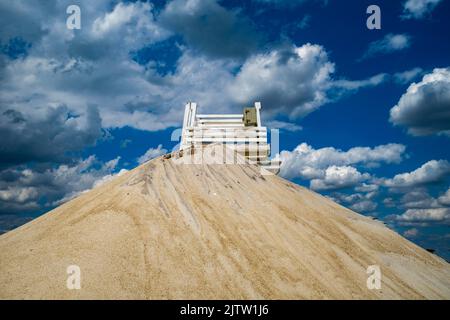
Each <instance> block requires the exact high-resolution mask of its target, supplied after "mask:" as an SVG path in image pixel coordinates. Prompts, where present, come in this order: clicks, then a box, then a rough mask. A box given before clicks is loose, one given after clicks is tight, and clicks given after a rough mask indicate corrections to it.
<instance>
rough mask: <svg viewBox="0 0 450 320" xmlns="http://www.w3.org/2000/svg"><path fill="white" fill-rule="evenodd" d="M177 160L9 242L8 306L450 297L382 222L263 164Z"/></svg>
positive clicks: (442, 266) (0, 269)
mask: <svg viewBox="0 0 450 320" xmlns="http://www.w3.org/2000/svg"><path fill="white" fill-rule="evenodd" d="M172 160H173V158H172V159H165V158H164V157H160V158H157V159H154V160H152V161H150V162H147V163H145V164H143V165H141V166H139V167H137V168H136V169H134V170H132V171H130V172H128V173H126V174H124V175H122V176H119V177H117V178H115V179H113V180H112V181H110V182H108V183H106V184H104V185H102V186H100V187H98V188H95V189H94V190H91V191H90V192H87V193H85V194H82V195H81V196H79V197H77V198H76V199H74V200H71V201H69V202H67V203H65V204H64V205H62V206H60V207H58V208H56V209H54V210H52V211H50V212H48V213H47V214H45V215H43V216H41V217H39V218H37V219H35V220H33V221H31V222H29V223H27V224H25V225H23V226H21V227H19V228H17V229H15V230H13V231H10V232H8V233H6V234H3V235H2V236H0V298H1V299H449V298H450V265H449V264H448V263H447V262H445V261H444V260H443V259H441V258H439V257H437V256H435V255H433V254H431V253H429V252H427V251H426V250H424V249H422V248H420V247H418V246H417V245H415V244H413V243H411V242H410V241H408V240H406V239H404V238H403V237H401V236H400V235H399V234H397V233H395V232H394V231H392V230H390V229H389V228H387V227H386V226H384V225H383V224H382V223H381V222H378V221H374V220H372V219H371V218H369V217H365V216H363V215H360V214H357V213H355V212H353V211H351V210H349V209H346V208H344V207H342V206H340V205H338V204H336V203H334V202H333V201H331V200H329V199H327V198H326V197H323V196H321V195H319V194H317V193H314V192H312V191H310V190H308V189H306V188H303V187H300V186H298V185H296V184H293V183H291V182H289V181H287V180H284V179H282V178H280V177H278V176H271V175H262V174H261V170H260V169H259V168H258V167H257V166H253V165H248V164H243V165H236V164H234V165H233V164H230V165H223V164H217V165H214V164H210V165H207V164H203V165H192V164H185V165H181V164H176V163H174V161H172ZM69 265H78V266H79V267H80V270H81V289H80V290H69V289H68V288H67V286H66V280H67V277H68V274H67V272H66V271H67V267H68V266H69ZM370 265H378V266H379V267H380V270H381V273H382V279H381V289H379V290H377V289H373V290H370V289H368V288H367V285H366V281H367V277H368V275H367V273H366V269H367V267H368V266H370Z"/></svg>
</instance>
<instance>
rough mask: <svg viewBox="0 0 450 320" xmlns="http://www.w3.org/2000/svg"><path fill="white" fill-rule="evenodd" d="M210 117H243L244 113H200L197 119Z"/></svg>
mask: <svg viewBox="0 0 450 320" xmlns="http://www.w3.org/2000/svg"><path fill="white" fill-rule="evenodd" d="M209 118H237V119H243V115H242V114H198V115H197V119H209Z"/></svg>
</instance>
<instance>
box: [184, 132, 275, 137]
mask: <svg viewBox="0 0 450 320" xmlns="http://www.w3.org/2000/svg"><path fill="white" fill-rule="evenodd" d="M185 136H186V137H191V138H192V137H195V138H202V137H217V138H233V137H238V138H245V137H247V138H255V137H267V132H252V131H249V132H195V131H193V132H186V134H185Z"/></svg>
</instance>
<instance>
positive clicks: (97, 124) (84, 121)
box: [0, 106, 102, 168]
mask: <svg viewBox="0 0 450 320" xmlns="http://www.w3.org/2000/svg"><path fill="white" fill-rule="evenodd" d="M101 134H102V131H101V119H100V115H99V112H98V110H97V108H96V107H94V106H91V107H88V108H87V109H86V111H85V113H84V114H79V115H73V114H71V113H70V111H69V109H68V108H67V107H66V106H58V107H55V108H52V107H48V108H45V109H43V110H42V111H41V114H40V115H39V116H32V115H30V114H26V113H24V112H21V111H18V110H14V109H10V108H8V107H6V106H1V107H0V136H1V137H2V139H1V141H0V168H1V167H7V166H14V165H19V164H24V163H27V162H30V161H34V162H62V161H66V160H67V154H68V153H70V152H75V151H79V150H82V149H83V148H85V147H87V146H90V145H92V144H94V143H95V141H96V140H97V139H98V138H100V137H101Z"/></svg>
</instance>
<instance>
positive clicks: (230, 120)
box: [197, 119, 243, 124]
mask: <svg viewBox="0 0 450 320" xmlns="http://www.w3.org/2000/svg"><path fill="white" fill-rule="evenodd" d="M197 122H198V123H217V124H221V123H242V124H243V122H242V119H197Z"/></svg>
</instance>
